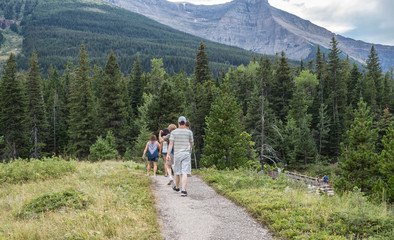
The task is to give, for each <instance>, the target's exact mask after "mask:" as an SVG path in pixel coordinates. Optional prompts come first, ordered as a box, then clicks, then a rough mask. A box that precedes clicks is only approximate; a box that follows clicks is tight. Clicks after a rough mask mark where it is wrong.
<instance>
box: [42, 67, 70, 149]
mask: <svg viewBox="0 0 394 240" xmlns="http://www.w3.org/2000/svg"><path fill="white" fill-rule="evenodd" d="M48 75H49V77H48V80H47V83H46V92H47V93H46V94H45V95H47V96H46V97H45V99H46V100H45V101H46V103H47V104H46V105H47V108H46V109H47V113H48V118H49V139H48V144H47V148H46V149H47V151H48V152H53V153H55V154H57V153H59V150H61V149H64V148H65V147H66V143H67V128H66V127H67V125H66V119H67V116H66V115H65V107H66V106H65V103H64V101H65V96H64V86H63V84H62V82H61V78H60V77H59V74H58V72H57V70H56V69H53V68H52V67H50V69H49V70H48Z"/></svg>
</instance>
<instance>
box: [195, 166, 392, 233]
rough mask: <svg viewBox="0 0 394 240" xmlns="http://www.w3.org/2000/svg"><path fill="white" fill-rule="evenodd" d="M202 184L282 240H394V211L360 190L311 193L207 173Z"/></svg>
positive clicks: (250, 176)
mask: <svg viewBox="0 0 394 240" xmlns="http://www.w3.org/2000/svg"><path fill="white" fill-rule="evenodd" d="M199 174H200V175H201V176H202V177H203V179H204V180H205V181H206V182H208V183H209V184H210V185H212V186H213V187H214V188H215V189H216V190H217V191H218V192H219V193H221V194H223V195H224V196H226V197H228V198H229V199H231V200H233V201H234V202H236V203H237V204H240V205H242V206H244V207H245V208H246V209H247V210H248V212H249V213H250V214H251V215H252V216H253V217H255V218H256V219H257V220H259V221H260V222H262V223H263V224H265V225H267V226H268V227H269V229H270V230H271V231H272V232H273V233H274V234H275V235H277V236H278V237H280V238H282V239H393V237H394V232H393V229H394V217H393V213H392V208H391V207H390V206H386V205H384V204H375V203H372V202H369V201H367V198H366V197H364V196H363V194H362V193H361V192H359V191H355V192H350V193H346V194H344V195H342V196H339V195H335V196H331V197H329V196H320V195H317V194H315V193H309V192H308V190H307V188H306V187H305V186H304V185H302V184H295V183H292V182H289V181H288V180H287V179H284V178H281V179H278V180H273V179H271V178H269V177H267V176H262V175H260V174H257V173H254V172H251V171H243V170H242V171H217V170H211V169H204V170H201V171H200V172H199Z"/></svg>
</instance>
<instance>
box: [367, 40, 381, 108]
mask: <svg viewBox="0 0 394 240" xmlns="http://www.w3.org/2000/svg"><path fill="white" fill-rule="evenodd" d="M379 61H380V60H379V57H378V54H377V53H376V51H375V46H374V45H372V47H371V51H370V54H369V55H368V59H367V66H366V69H367V75H366V77H367V88H366V92H367V95H366V100H367V103H369V104H370V105H371V107H372V110H373V112H374V113H377V112H378V111H379V108H380V107H381V106H382V104H383V87H384V86H383V74H382V68H381V66H380V62H379Z"/></svg>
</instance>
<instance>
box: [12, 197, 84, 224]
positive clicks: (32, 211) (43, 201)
mask: <svg viewBox="0 0 394 240" xmlns="http://www.w3.org/2000/svg"><path fill="white" fill-rule="evenodd" d="M90 202H91V200H90V199H89V197H88V196H87V195H86V194H84V193H83V192H75V191H68V190H66V191H62V192H57V193H50V194H45V195H42V196H40V197H38V198H35V199H33V200H31V201H29V202H27V203H25V204H24V205H23V207H22V209H21V211H20V212H19V213H18V217H20V218H26V217H34V216H38V215H37V214H39V213H43V212H49V211H54V210H57V209H59V208H70V209H79V210H81V209H85V208H86V207H87V205H88V204H89V203H90Z"/></svg>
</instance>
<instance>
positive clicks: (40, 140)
mask: <svg viewBox="0 0 394 240" xmlns="http://www.w3.org/2000/svg"><path fill="white" fill-rule="evenodd" d="M26 91H27V100H28V101H27V107H28V114H29V132H30V133H31V138H30V143H31V145H32V150H31V155H30V156H31V157H32V158H36V159H38V158H39V157H40V155H41V152H42V150H43V148H44V147H45V145H46V142H47V138H48V130H49V124H48V119H47V116H46V115H47V114H46V111H45V104H44V97H43V92H42V88H41V75H40V68H39V66H38V60H37V55H36V53H35V52H33V54H32V58H31V59H30V70H29V75H28V78H27V82H26Z"/></svg>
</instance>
